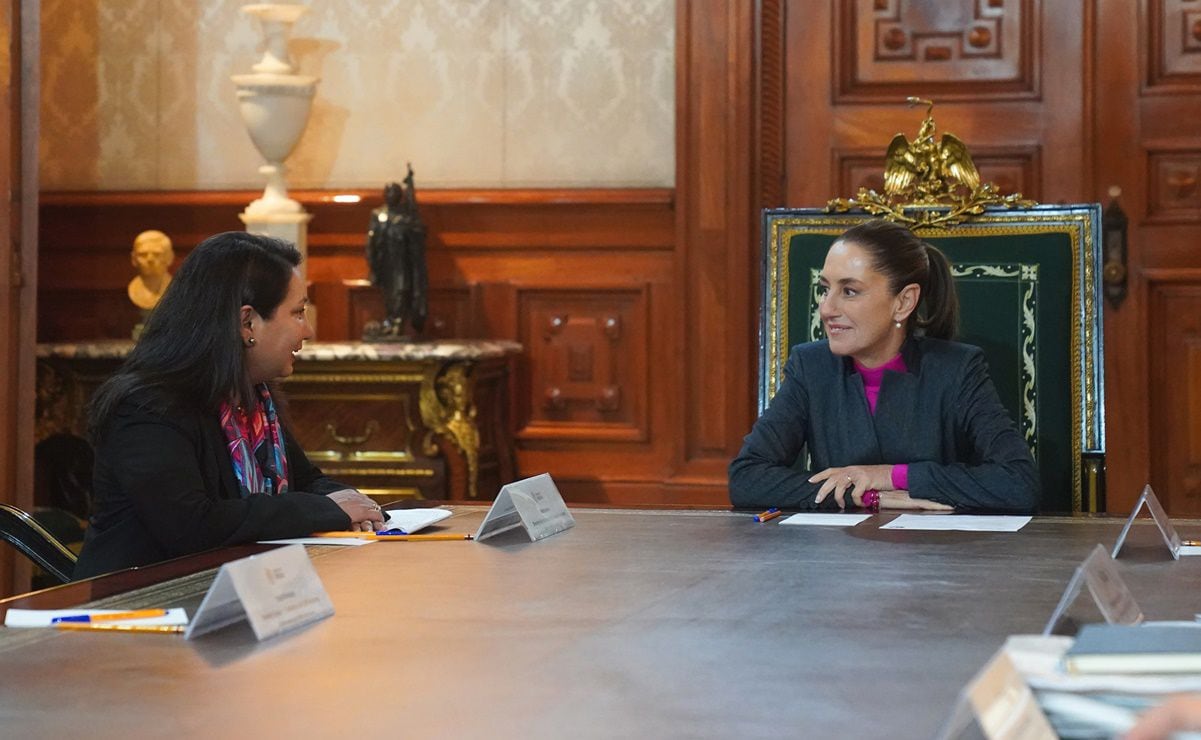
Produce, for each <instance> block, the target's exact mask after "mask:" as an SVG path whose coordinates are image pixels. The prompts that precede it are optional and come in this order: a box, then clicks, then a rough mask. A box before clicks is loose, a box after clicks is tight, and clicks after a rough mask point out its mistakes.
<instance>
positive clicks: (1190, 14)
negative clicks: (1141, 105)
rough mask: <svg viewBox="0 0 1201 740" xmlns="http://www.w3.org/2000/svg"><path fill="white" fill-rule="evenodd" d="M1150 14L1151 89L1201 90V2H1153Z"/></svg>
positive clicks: (1148, 22) (1193, 0) (1148, 50)
mask: <svg viewBox="0 0 1201 740" xmlns="http://www.w3.org/2000/svg"><path fill="white" fill-rule="evenodd" d="M1147 12H1148V16H1149V17H1148V18H1147V27H1148V28H1149V30H1150V43H1148V44H1147V70H1148V73H1149V74H1148V79H1147V86H1148V88H1151V89H1152V90H1154V88H1157V87H1182V86H1183V87H1192V88H1194V89H1196V88H1201V0H1151V2H1150V3H1149V5H1148V8H1147ZM1164 92H1170V90H1164Z"/></svg>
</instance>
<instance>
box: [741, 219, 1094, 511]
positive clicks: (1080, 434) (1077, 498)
mask: <svg viewBox="0 0 1201 740" xmlns="http://www.w3.org/2000/svg"><path fill="white" fill-rule="evenodd" d="M870 218H873V216H871V215H869V214H867V213H864V212H861V211H860V212H843V213H831V212H829V211H827V210H826V209H819V208H789V209H775V210H766V211H764V213H763V232H762V233H763V240H764V249H763V284H762V301H763V302H762V306H763V312H762V316H761V325H760V361H761V364H760V378H759V380H760V382H759V394H758V395H759V412H760V413H762V411H763V410H764V409H765V408H766V407H767V403H768V402H769V401H770V400H771V397H772V396H773V395H774V394H775V392H776V388H777V385H778V384H779V382H780V379H781V377H782V375H783V369H784V363H785V362H786V361H787V359H788V352H789V349H790V348H791V346H792V345H794V344H798V343H800V342H802V341H810V340H813V339H816V338H818V337H819V336H820V330H821V329H820V321H818V320H816V305H817V304H816V293H815V292H814V291H813V290H812V289H811V290H809V294H810V295H809V301H810V306H809V307H808V308H807V309H806V314H805V315H807V317H808V324H809V325H808V326H806V327H805V328H804V329H803V330H801V331H796V327H791V329H792V330H793V331H790V327H789V316H796V314H795V313H791V312H790V309H792V308H794V307H792V306H790V305H789V301H790V300H793V299H792V298H790V293H793V292H794V291H792V290H789V286H790V285H791V279H792V278H793V277H796V276H793V275H790V274H789V273H790V267H789V265H790V260H789V248H790V245H791V244H792V240H793V238H794V237H796V236H798V235H805V236H823V237H828V238H829V243H833V241H834V239H835V238H836V237H837V236H838V235H840V234H841V233H842V232H844V231H846V230H847V229H848V228H850V227H852V226H854V225H856V224H858V223H861V222H863V221H865V220H867V219H870ZM1100 229H1101V209H1100V206H1099V205H1098V204H1081V205H1032V206H1028V207H1025V208H1020V209H1011V208H1004V207H989V208H985V209H983V212H982V213H980V214H979V215H975V216H973V217H972V218H971V220H969V221H967V222H964V223H961V224H957V225H954V226H950V227H945V228H929V227H926V228H920V227H919V228H915V229H914V231H915V233H916V234H917V235H918V236H920V237H922V238H923V239H928V240H930V241H932V242H934V243H935V244H937V243H938V239H939V238H940V237H954V238H955V239H957V240H958V239H960V238H962V237H993V238H996V237H1004V236H1009V235H1014V236H1017V235H1034V234H1059V235H1067V236H1068V237H1070V243H1071V256H1070V261H1071V273H1072V276H1071V280H1072V285H1071V299H1070V307H1071V310H1072V316H1071V348H1070V351H1069V352H1068V356H1069V358H1070V364H1071V384H1070V385H1071V425H1070V428H1071V436H1072V439H1071V450H1072V451H1073V453H1074V454H1075V455H1076V456H1077V458H1078V459H1077V461H1076V464H1075V465H1074V468H1073V473H1072V492H1071V508H1072V510H1073V511H1099V510H1102V509H1103V508H1104V502H1103V495H1104V493H1103V461H1104V454H1105V404H1104V399H1105V380H1104V338H1103V336H1102V324H1101V307H1100V305H1099V300H1100V296H1101V295H1102V293H1101V269H1100V264H1101V261H1100V249H1101V236H1100ZM955 262H956V260H955V259H954V258H952V263H953V271H954V272H956V278H957V280H962V279H971V278H972V277H974V276H975V277H980V276H983V275H982V273H983V272H988V273H990V274H989V275H988V276H987V277H992V278H1004V279H1008V280H1010V281H1011V282H1013V281H1016V282H1017V283H1018V290H1019V291H1021V294H1022V296H1023V300H1022V304H1023V308H1022V310H1023V312H1024V315H1023V317H1022V320H1023V322H1024V323H1023V326H1024V327H1025V328H1023V332H1024V333H1023V341H1022V347H1021V351H1022V353H1023V356H1022V357H1021V360H1020V362H1021V368H1020V370H1021V373H1022V376H1021V381H1020V382H1021V384H1022V393H1021V395H1022V399H1021V402H1020V404H1019V406H1020V407H1021V408H1020V409H1019V416H1020V417H1022V418H1020V419H1019V420H1018V426H1019V430H1020V431H1023V433H1025V434H1026V436H1027V441H1028V443H1030V444H1031V450H1032V452H1033V453H1034V454H1035V457H1036V459H1037V457H1038V450H1037V447H1036V439H1037V435H1035V434H1034V426H1033V425H1034V423H1035V415H1036V410H1035V409H1036V403H1035V398H1034V392H1035V389H1034V385H1033V380H1031V378H1033V377H1034V375H1033V374H1034V373H1035V372H1036V370H1035V367H1034V363H1035V362H1036V358H1037V355H1036V352H1035V351H1034V350H1032V349H1031V346H1032V345H1033V334H1034V326H1035V325H1036V323H1037V317H1034V316H1033V315H1031V316H1029V317H1028V316H1026V315H1025V314H1026V313H1030V312H1032V311H1036V310H1037V300H1036V298H1032V297H1031V296H1034V295H1035V291H1037V287H1038V286H1037V281H1038V277H1039V275H1038V264H1037V263H1035V264H1026V263H1020V264H1019V263H1017V262H1014V263H1012V264H1004V265H1000V264H991V265H972V266H966V265H965V266H959V265H955V264H954V263H955ZM813 272H814V274H813V275H805V276H801V279H803V280H805V281H806V282H807V283H810V284H811V285H812V284H813V283H815V282H816V271H813ZM1027 330H1028V334H1026V333H1025V332H1026V331H1027Z"/></svg>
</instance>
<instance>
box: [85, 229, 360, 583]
mask: <svg viewBox="0 0 1201 740" xmlns="http://www.w3.org/2000/svg"><path fill="white" fill-rule="evenodd" d="M298 264H300V253H299V252H298V251H297V250H296V248H295V247H294V246H292V245H291V244H289V243H287V242H284V241H280V240H278V239H272V238H270V237H266V236H260V235H256V234H248V233H245V232H227V233H224V234H218V235H216V236H213V237H211V238H209V239H206V240H205V241H204V242H202V243H201V244H200V245H198V246H197V247H196V249H194V250H193V251H192V253H191V254H190V255H188V258H187V259H186V260H184V262H183V265H181V266H180V269H179V272H178V274H177V275H176V276H175V278H174V280H172V282H171V285H170V286H169V287H168V288H167V291H166V293H164V295H163V298H162V300H161V301H160V303H159V304H158V306H157V307H156V308H155V309H154V311H153V312H152V313H151V315H150V316H149V318H148V319H147V321H146V326H145V329H144V330H143V332H142V336H141V339H140V340H139V341H138V343H137V345H136V346H135V347H134V349H133V351H132V352H131V353H130V355H129V358H128V359H127V360H126V362H125V364H124V365H122V367H121V369H120V370H119V371H118V372H117V373H116V374H115V375H114V376H113V377H111V378H109V379H108V380H107V381H105V383H104V384H103V385H101V386H100V388H99V389H98V390H97V391H96V394H95V395H94V396H93V400H92V406H91V410H90V414H91V418H90V422H91V432H92V439H93V443H94V444H95V445H96V467H95V476H94V491H93V513H92V517H91V521H90V526H89V528H88V531H87V534H86V536H85V539H84V545H83V550H82V551H81V552H80V555H79V561H78V562H77V563H76V566H75V573H74V577H75V578H76V579H79V578H86V577H89V576H93V575H98V574H100V573H105V572H108V571H111V570H116V569H119V568H128V567H132V566H138V565H146V564H149V563H154V562H158V561H161V560H166V559H168V558H172V557H177V556H180V555H186V554H189V553H193V552H198V551H201V550H205V549H209V548H214V547H220V546H223V545H233V544H239V543H245V542H254V541H255V540H260V539H275V538H283V537H299V536H304V535H308V534H310V533H312V532H314V531H318V530H344V529H355V530H363V531H371V530H373V529H377V528H378V527H379V526H380V525H381V524H382V522H383V515H382V514H381V512H380V507H379V506H378V505H376V504H375V503H374V502H373V501H372V500H371V499H370V498H368V497H367V496H364V495H363V494H361V493H359V492H358V491H356V490H354V489H352V488H349V487H347V486H345V485H343V484H340V483H338V482H336V481H333V480H330V479H329V478H327V477H325V476H324V475H322V473H321V471H320V470H318V469H317V468H315V467H313V465H312V464H311V463H310V462H309V460H308V458H307V457H305V454H304V452H303V451H302V450H301V449H300V447H299V446H297V445H296V444H295V443H294V442H293V440H292V439H291V438H290V436H289V435H288V434H287V432H286V429H285V427H284V425H283V423H282V422H281V419H280V411H279V410H278V409H277V408H276V404H277V402H278V401H279V400H280V398H279V394H278V392H273V391H272V389H271V388H269V386H268V382H269V381H272V380H275V379H277V378H282V377H285V376H288V375H291V374H292V363H293V361H294V356H295V353H296V352H298V351H299V350H300V348H301V346H302V345H303V344H304V341H305V340H306V339H311V338H312V336H313V329H312V327H311V326H310V325H309V323H308V319H307V317H306V314H305V306H306V304H307V303H308V298H307V296H306V290H305V285H304V282H303V281H302V280H301V279H300V273H299V272H298V271H297V270H296V266H297V265H298Z"/></svg>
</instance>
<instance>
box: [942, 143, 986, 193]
mask: <svg viewBox="0 0 1201 740" xmlns="http://www.w3.org/2000/svg"><path fill="white" fill-rule="evenodd" d="M939 153H940V156H941V158H942V164H943V172H944V173H945V174H947V175H950V176H951V177H952V178H953V179H955V180H957V181H959V182H961V183H963V184H964V185H965V186H966V187H967V188H968V189H969V190H975V189H976V188H978V187H980V172H979V171H978V170H976V164H975V163H974V162H972V155H971V154H968V151H967V145H966V144H964V143H963V142H962V141H960V140H959V137H957V136H955V135H954V134H943V135H942V143H941V145H940V146H939Z"/></svg>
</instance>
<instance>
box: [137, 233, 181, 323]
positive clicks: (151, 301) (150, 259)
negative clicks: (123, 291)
mask: <svg viewBox="0 0 1201 740" xmlns="http://www.w3.org/2000/svg"><path fill="white" fill-rule="evenodd" d="M129 260H130V263H131V264H133V266H134V267H135V268H137V271H138V274H137V276H135V277H134V279H133V280H130V281H129V289H128V291H127V292H128V294H129V300H130V302H131V303H133V305H135V306H137V307H138V308H140V309H142V310H143V311H149V310H150V309H152V308H154V306H155V304H156V303H158V299H159V298H161V297H162V295H163V291H165V290H166V289H167V286H168V285H170V284H171V273H169V272H167V268H168V267H170V266H171V263H172V262H173V261H174V260H175V251H174V250H173V249H172V248H171V240H170V239H169V238H168V237H167V235H166V234H164V233H163V232H161V231H156V230H154V229H151V230H149V231H143V232H142V233H141V234H138V235H137V238H135V239H134V240H133V250H131V251H130V253H129Z"/></svg>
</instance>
